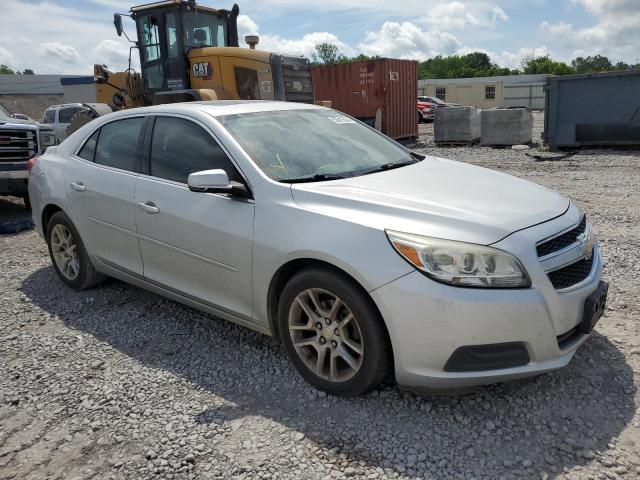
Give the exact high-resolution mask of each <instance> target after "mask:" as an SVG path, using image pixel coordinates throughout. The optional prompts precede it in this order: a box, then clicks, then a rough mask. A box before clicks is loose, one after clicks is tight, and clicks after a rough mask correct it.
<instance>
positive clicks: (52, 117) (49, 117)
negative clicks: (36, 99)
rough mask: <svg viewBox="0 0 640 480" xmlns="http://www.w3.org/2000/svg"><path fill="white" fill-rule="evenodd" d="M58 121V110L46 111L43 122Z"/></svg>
mask: <svg viewBox="0 0 640 480" xmlns="http://www.w3.org/2000/svg"><path fill="white" fill-rule="evenodd" d="M55 122H56V111H55V110H47V111H46V112H44V118H43V119H42V123H55Z"/></svg>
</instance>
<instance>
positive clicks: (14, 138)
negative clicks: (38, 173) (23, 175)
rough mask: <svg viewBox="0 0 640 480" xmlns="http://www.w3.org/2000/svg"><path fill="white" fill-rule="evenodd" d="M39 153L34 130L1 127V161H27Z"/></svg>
mask: <svg viewBox="0 0 640 480" xmlns="http://www.w3.org/2000/svg"><path fill="white" fill-rule="evenodd" d="M36 153H38V140H37V137H36V132H35V131H34V130H13V129H7V128H4V129H3V128H0V162H20V161H25V162H26V161H27V160H29V159H30V158H31V157H33V156H34V155H35V154H36Z"/></svg>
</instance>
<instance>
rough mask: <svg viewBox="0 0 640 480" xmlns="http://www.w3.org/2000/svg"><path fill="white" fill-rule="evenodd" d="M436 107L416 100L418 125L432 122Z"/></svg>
mask: <svg viewBox="0 0 640 480" xmlns="http://www.w3.org/2000/svg"><path fill="white" fill-rule="evenodd" d="M436 108H437V106H436V105H435V104H434V103H429V102H423V101H421V100H420V99H419V98H418V123H424V122H426V121H428V120H433V119H434V117H435V114H436Z"/></svg>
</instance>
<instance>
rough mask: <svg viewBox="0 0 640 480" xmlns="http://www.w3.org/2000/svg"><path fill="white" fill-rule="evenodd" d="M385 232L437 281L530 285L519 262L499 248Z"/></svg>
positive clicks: (466, 284) (402, 252)
mask: <svg viewBox="0 0 640 480" xmlns="http://www.w3.org/2000/svg"><path fill="white" fill-rule="evenodd" d="M386 233H387V237H388V238H389V241H390V242H391V245H393V247H394V248H395V249H396V251H397V252H398V253H399V254H400V255H401V256H402V257H404V259H405V260H407V261H408V262H409V263H410V264H411V265H413V266H414V267H416V268H417V269H418V270H420V271H421V272H424V273H425V274H426V275H427V276H429V277H430V278H432V279H434V280H437V281H438V282H443V283H448V284H450V285H456V286H462V287H484V288H523V287H530V286H531V280H529V277H528V275H527V273H526V271H525V269H524V267H523V266H522V264H521V263H520V262H519V261H518V259H517V258H516V257H514V256H513V255H511V254H510V253H508V252H505V251H503V250H498V249H497V248H492V247H486V246H484V245H475V244H472V243H465V242H455V241H452V240H442V239H440V238H432V237H424V236H422V235H412V234H409V233H401V232H394V231H391V230H387V231H386Z"/></svg>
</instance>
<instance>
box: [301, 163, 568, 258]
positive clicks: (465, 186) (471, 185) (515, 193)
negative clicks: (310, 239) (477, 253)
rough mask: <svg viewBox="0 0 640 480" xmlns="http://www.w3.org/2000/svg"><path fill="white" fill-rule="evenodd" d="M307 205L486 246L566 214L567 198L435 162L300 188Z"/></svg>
mask: <svg viewBox="0 0 640 480" xmlns="http://www.w3.org/2000/svg"><path fill="white" fill-rule="evenodd" d="M291 191H292V195H293V199H294V201H295V202H296V203H297V204H298V205H299V206H301V207H303V208H307V209H309V210H313V211H317V212H320V213H323V214H327V215H331V216H334V217H338V218H341V219H345V220H348V221H353V222H358V223H361V224H365V225H368V226H371V227H373V228H378V229H390V230H397V231H402V232H408V233H415V234H419V235H427V236H432V237H438V238H446V239H450V240H459V241H465V242H471V243H478V244H484V245H488V244H491V243H495V242H497V241H499V240H501V239H503V238H504V237H506V236H507V235H509V234H511V233H513V232H515V231H517V230H521V229H523V228H527V227H530V226H533V225H537V224H539V223H542V222H545V221H548V220H551V219H552V218H555V217H558V216H560V215H562V214H563V213H565V212H566V211H567V209H568V208H569V200H568V199H566V198H565V197H563V196H562V195H560V194H559V193H557V192H555V191H553V190H550V189H548V188H545V187H542V186H540V185H536V184H534V183H531V182H528V181H526V180H522V179H519V178H516V177H513V176H511V175H506V174H504V173H500V172H496V171H494V170H489V169H486V168H481V167H477V166H474V165H469V164H466V163H462V162H456V161H452V160H446V159H443V158H437V157H426V158H425V159H424V160H423V161H421V162H418V163H416V164H413V165H409V166H406V167H401V168H398V169H395V170H389V171H385V172H378V173H373V174H369V175H363V176H359V177H353V178H346V179H341V180H333V181H328V182H318V183H304V184H294V185H292V186H291Z"/></svg>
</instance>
